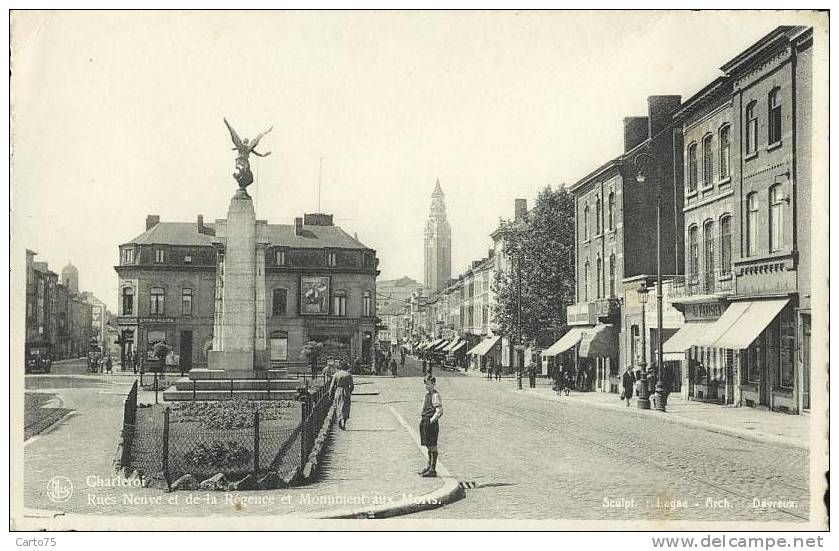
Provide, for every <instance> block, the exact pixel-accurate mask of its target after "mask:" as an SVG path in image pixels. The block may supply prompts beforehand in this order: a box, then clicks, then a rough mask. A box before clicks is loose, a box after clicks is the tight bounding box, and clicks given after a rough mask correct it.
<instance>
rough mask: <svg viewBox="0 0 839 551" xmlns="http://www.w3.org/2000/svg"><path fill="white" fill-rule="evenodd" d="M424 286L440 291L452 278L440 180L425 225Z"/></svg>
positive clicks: (449, 230)
mask: <svg viewBox="0 0 839 551" xmlns="http://www.w3.org/2000/svg"><path fill="white" fill-rule="evenodd" d="M424 266H425V286H426V287H427V288H428V289H429V290H430V291H431V292H432V293H435V292H440V291H442V290H443V289H444V288H445V287H446V285H448V283H449V280H450V279H451V277H452V229H451V226H450V225H449V221H448V219H447V218H446V201H445V196H444V195H443V188H441V187H440V180H437V183H436V185H435V186H434V192H433V193H432V194H431V209H430V211H429V214H428V220H427V221H426V223H425V264H424Z"/></svg>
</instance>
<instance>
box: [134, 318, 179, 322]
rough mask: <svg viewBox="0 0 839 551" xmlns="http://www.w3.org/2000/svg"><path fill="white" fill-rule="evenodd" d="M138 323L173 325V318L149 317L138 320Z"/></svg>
mask: <svg viewBox="0 0 839 551" xmlns="http://www.w3.org/2000/svg"><path fill="white" fill-rule="evenodd" d="M139 320H140V323H175V318H164V317H151V318H139Z"/></svg>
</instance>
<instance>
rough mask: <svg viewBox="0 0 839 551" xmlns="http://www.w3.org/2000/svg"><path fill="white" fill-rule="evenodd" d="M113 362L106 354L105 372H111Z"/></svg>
mask: <svg viewBox="0 0 839 551" xmlns="http://www.w3.org/2000/svg"><path fill="white" fill-rule="evenodd" d="M113 368H114V363H113V360H111V355H110V354H108V356H107V358H105V372H106V373H113V371H112V370H113Z"/></svg>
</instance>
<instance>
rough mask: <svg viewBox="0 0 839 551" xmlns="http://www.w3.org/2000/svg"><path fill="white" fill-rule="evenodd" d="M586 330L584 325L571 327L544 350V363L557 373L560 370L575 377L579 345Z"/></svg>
mask: <svg viewBox="0 0 839 551" xmlns="http://www.w3.org/2000/svg"><path fill="white" fill-rule="evenodd" d="M584 332H585V328H584V327H571V328H569V329H568V331H567V332H566V333H565V334H564V335H562V337H560V339H559V340H558V341H556V342H555V343H553V344H552V345H551V346H550V347H548V348H547V349H546V350H545V351H543V352H542V358H543V359H544V360H545V362H544V363H546V364H548V369H549V370H550V372H553V373H555V372H556V370H559V371H561V372H565V373H568V374H569V377H573V373H574V367H575V366H576V360H577V345H578V344H580V340H581V339H582V338H583V333H584Z"/></svg>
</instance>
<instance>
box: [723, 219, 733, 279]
mask: <svg viewBox="0 0 839 551" xmlns="http://www.w3.org/2000/svg"><path fill="white" fill-rule="evenodd" d="M730 273H731V216H730V215H728V214H724V215H723V216H722V218H720V274H721V275H728V274H730Z"/></svg>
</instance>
